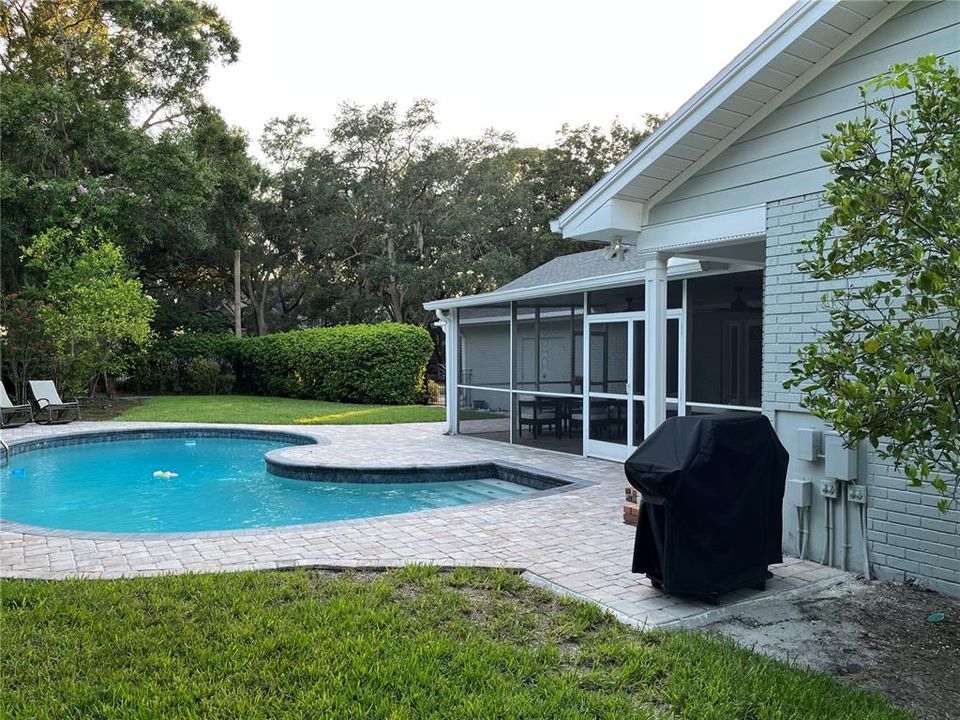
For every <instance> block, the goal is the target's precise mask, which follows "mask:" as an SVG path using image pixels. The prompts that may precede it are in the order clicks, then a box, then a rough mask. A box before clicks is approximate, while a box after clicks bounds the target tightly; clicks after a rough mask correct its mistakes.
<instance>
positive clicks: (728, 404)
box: [447, 270, 763, 459]
mask: <svg viewBox="0 0 960 720" xmlns="http://www.w3.org/2000/svg"><path fill="white" fill-rule="evenodd" d="M762 282H763V278H762V271H759V270H752V271H747V272H716V273H712V274H711V273H701V274H698V275H696V276H693V277H686V278H682V279H670V280H668V281H667V283H666V316H665V320H666V323H665V325H663V326H662V327H663V328H664V331H663V333H662V335H661V337H660V341H661V342H662V343H663V344H664V345H665V351H666V367H665V370H666V373H665V374H666V385H665V397H664V404H665V415H666V417H670V416H673V415H678V414H679V415H701V414H707V413H717V412H727V411H739V412H759V411H760V402H761V398H760V382H761V348H762V338H761V332H762V315H763V311H762ZM646 298H647V294H646V292H645V288H644V285H643V284H642V283H641V284H633V285H628V286H623V287H614V288H604V289H598V290H591V291H586V292H575V293H567V294H563V295H544V296H543V297H538V298H534V299H522V300H514V301H505V302H491V303H489V304H484V305H474V306H469V307H460V308H457V309H455V310H452V311H451V312H450V316H449V326H448V331H447V342H448V343H451V342H454V343H455V348H450V349H454V352H453V353H450V352H449V349H448V361H449V360H453V361H454V362H455V366H454V367H448V369H447V377H448V382H450V383H453V384H454V386H455V388H456V392H455V397H456V407H455V408H448V418H449V420H450V423H451V429H453V430H455V431H456V432H458V433H460V434H464V435H473V436H477V437H483V438H487V439H491V440H497V441H500V442H506V443H515V444H518V445H527V446H532V447H538V448H543V449H548V450H557V451H561V452H568V453H572V454H577V455H583V454H587V455H592V456H598V457H609V458H612V459H622V458H624V457H626V456H627V455H628V454H629V452H630V451H631V449H632V448H633V447H635V446H637V445H638V444H639V443H640V442H641V441H642V440H643V438H644V436H645V434H646V433H645V427H650V424H649V413H647V412H646V411H645V403H647V402H648V401H650V402H655V399H654V398H653V397H652V395H651V396H649V397H648V394H647V384H648V382H649V381H648V373H647V368H646V365H647V363H648V358H649V357H651V355H650V354H649V350H650V349H648V347H647V344H648V332H647V328H646V323H647V321H648V318H647V312H646V308H645V303H646V301H647V300H646ZM585 336H586V337H589V341H588V342H586V343H585V342H584V337H585ZM451 395H452V394H451ZM645 418H647V422H646V424H645Z"/></svg>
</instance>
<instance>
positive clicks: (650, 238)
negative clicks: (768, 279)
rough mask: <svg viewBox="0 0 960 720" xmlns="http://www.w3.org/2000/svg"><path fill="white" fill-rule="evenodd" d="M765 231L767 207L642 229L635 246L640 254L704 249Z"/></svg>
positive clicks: (744, 208) (761, 206) (699, 217)
mask: <svg viewBox="0 0 960 720" xmlns="http://www.w3.org/2000/svg"><path fill="white" fill-rule="evenodd" d="M766 231H767V207H766V205H751V206H749V207H743V208H738V209H737V210H729V211H727V212H720V213H710V214H709V215H698V216H697V217H692V218H686V219H684V220H676V221H674V222H668V223H661V224H659V225H649V226H647V227H645V228H644V229H643V230H642V231H641V233H640V238H639V240H638V242H637V247H638V248H640V249H641V250H642V251H643V252H650V251H661V252H663V251H670V250H678V249H682V248H688V247H701V246H704V245H723V244H725V243H729V242H732V241H736V240H741V241H742V240H744V239H748V238H751V237H763V236H764V235H765V234H766Z"/></svg>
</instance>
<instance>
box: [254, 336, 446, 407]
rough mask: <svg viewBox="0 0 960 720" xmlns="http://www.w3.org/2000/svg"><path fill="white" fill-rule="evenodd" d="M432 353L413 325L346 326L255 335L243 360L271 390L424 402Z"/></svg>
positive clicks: (264, 388) (272, 392)
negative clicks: (425, 383) (426, 378)
mask: <svg viewBox="0 0 960 720" xmlns="http://www.w3.org/2000/svg"><path fill="white" fill-rule="evenodd" d="M432 352H433V340H431V338H430V334H429V333H428V332H427V331H426V330H424V329H423V328H419V327H414V326H413V325H402V324H399V323H382V324H380V325H341V326H338V327H330V328H318V329H314V330H295V331H293V332H287V333H277V334H275V335H266V336H264V337H259V338H250V339H249V340H248V341H246V342H245V343H244V344H243V346H242V349H241V353H240V362H241V365H243V366H244V374H245V375H247V376H252V377H253V378H255V380H256V383H257V389H258V390H259V391H260V392H263V393H266V394H268V395H283V396H288V397H301V398H309V399H314V400H334V401H339V402H356V403H381V404H387V405H402V404H406V403H416V402H421V401H422V399H423V393H424V373H425V372H426V367H427V361H428V360H429V359H430V355H431V353H432Z"/></svg>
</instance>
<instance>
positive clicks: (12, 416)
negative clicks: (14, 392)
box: [0, 382, 33, 428]
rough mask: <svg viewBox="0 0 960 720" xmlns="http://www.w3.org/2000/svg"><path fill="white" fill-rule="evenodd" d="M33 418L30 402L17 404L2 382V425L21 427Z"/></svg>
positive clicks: (0, 415) (0, 404)
mask: <svg viewBox="0 0 960 720" xmlns="http://www.w3.org/2000/svg"><path fill="white" fill-rule="evenodd" d="M31 420H33V408H32V407H31V406H30V403H25V404H23V405H17V404H15V403H14V402H13V401H12V400H11V399H10V396H9V395H7V389H6V388H5V387H4V386H3V383H2V382H0V427H3V428H15V427H20V426H21V425H26V424H27V423H28V422H30V421H31Z"/></svg>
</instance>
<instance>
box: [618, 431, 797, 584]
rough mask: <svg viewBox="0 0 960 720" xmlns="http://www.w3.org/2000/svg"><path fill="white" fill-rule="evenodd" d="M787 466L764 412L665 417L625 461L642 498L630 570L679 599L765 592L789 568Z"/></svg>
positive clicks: (627, 471) (786, 457)
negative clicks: (784, 513) (771, 578)
mask: <svg viewBox="0 0 960 720" xmlns="http://www.w3.org/2000/svg"><path fill="white" fill-rule="evenodd" d="M788 459H789V457H788V455H787V451H786V450H785V449H784V447H783V445H782V444H781V443H780V440H779V439H778V438H777V435H776V433H775V432H774V430H773V427H772V426H771V425H770V421H769V420H768V419H767V418H766V417H764V416H763V415H752V414H750V415H748V414H742V413H730V414H723V415H708V416H702V417H674V418H669V419H667V421H666V422H664V423H663V425H661V426H660V427H659V428H658V429H657V430H656V431H655V432H654V433H653V434H651V435H650V437H649V438H647V439H646V440H645V441H644V442H643V444H642V445H640V447H639V448H637V451H636V452H635V453H634V454H633V455H632V456H631V457H630V459H629V460H627V462H626V464H625V471H626V474H627V479H628V480H629V481H630V484H631V485H632V486H633V487H635V488H636V489H637V490H639V491H640V493H641V495H642V499H641V504H640V516H639V520H638V523H637V538H636V542H635V544H634V550H633V572H635V573H646V574H647V576H648V577H650V578H651V579H652V580H653V581H654V582H656V583H658V584H662V585H663V588H664V590H666V591H667V592H669V593H672V594H676V595H695V596H700V597H716V596H717V595H720V594H722V593H725V592H729V591H731V590H735V589H736V588H739V587H747V586H760V585H762V583H763V582H764V581H765V580H766V578H767V577H768V572H767V565H769V564H772V563H779V562H783V556H782V555H781V532H782V517H781V508H782V505H783V490H784V483H785V481H786V475H787V461H788Z"/></svg>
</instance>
